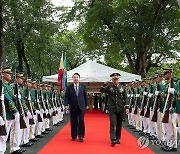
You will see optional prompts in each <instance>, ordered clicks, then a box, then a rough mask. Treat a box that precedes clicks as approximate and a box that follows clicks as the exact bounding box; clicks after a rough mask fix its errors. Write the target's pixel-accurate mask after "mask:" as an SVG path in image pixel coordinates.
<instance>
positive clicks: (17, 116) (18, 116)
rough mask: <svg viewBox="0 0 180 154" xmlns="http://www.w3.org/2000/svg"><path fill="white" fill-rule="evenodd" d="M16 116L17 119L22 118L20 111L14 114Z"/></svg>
mask: <svg viewBox="0 0 180 154" xmlns="http://www.w3.org/2000/svg"><path fill="white" fill-rule="evenodd" d="M14 117H15V120H19V118H20V115H19V112H16V113H15V114H14Z"/></svg>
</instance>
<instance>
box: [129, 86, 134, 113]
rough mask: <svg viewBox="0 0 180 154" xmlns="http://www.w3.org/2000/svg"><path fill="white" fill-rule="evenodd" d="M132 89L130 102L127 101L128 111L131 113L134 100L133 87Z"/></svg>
mask: <svg viewBox="0 0 180 154" xmlns="http://www.w3.org/2000/svg"><path fill="white" fill-rule="evenodd" d="M131 90H132V95H133V96H132V97H131V99H130V103H129V113H132V103H133V102H134V88H132V87H131Z"/></svg>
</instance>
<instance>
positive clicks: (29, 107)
mask: <svg viewBox="0 0 180 154" xmlns="http://www.w3.org/2000/svg"><path fill="white" fill-rule="evenodd" d="M26 88H27V93H26V97H25V99H26V100H25V102H26V105H27V107H28V109H29V111H30V113H31V115H32V119H29V124H30V125H34V124H35V122H34V119H33V115H34V114H33V110H32V106H31V103H30V101H29V97H30V94H29V87H28V81H27V87H26Z"/></svg>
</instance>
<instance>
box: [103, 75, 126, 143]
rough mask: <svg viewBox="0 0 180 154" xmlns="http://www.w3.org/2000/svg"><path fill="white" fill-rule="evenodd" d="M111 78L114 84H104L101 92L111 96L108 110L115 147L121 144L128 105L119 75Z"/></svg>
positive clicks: (112, 141) (112, 140)
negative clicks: (126, 106)
mask: <svg viewBox="0 0 180 154" xmlns="http://www.w3.org/2000/svg"><path fill="white" fill-rule="evenodd" d="M110 77H111V78H112V82H113V83H112V84H108V85H107V83H108V82H110V80H109V81H107V82H106V83H104V84H103V86H102V87H101V89H100V92H103V93H107V94H108V95H109V97H108V101H107V109H108V111H109V116H110V139H111V144H112V145H115V144H120V139H121V128H122V121H123V115H124V108H125V105H126V103H127V93H126V89H125V87H124V86H122V85H119V81H118V80H119V77H120V74H119V73H113V74H111V75H110ZM126 111H127V110H126ZM127 112H128V111H127Z"/></svg>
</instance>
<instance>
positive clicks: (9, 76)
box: [3, 73, 12, 81]
mask: <svg viewBox="0 0 180 154" xmlns="http://www.w3.org/2000/svg"><path fill="white" fill-rule="evenodd" d="M11 76H12V75H11V74H10V73H3V80H5V81H11Z"/></svg>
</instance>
